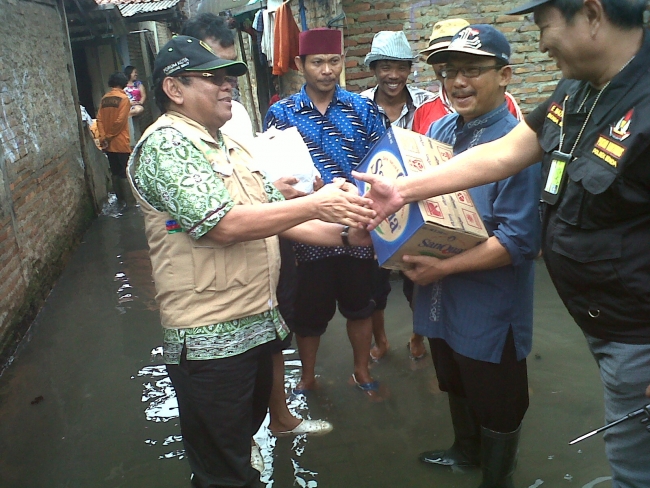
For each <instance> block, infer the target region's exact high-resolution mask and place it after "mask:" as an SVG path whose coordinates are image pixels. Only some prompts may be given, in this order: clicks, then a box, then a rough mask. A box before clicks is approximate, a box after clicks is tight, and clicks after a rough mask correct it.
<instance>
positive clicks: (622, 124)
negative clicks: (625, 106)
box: [609, 109, 634, 142]
mask: <svg viewBox="0 0 650 488" xmlns="http://www.w3.org/2000/svg"><path fill="white" fill-rule="evenodd" d="M633 114H634V109H632V110H630V111H629V112H628V113H626V114H625V117H623V118H622V119H621V120H619V121H618V122H617V123H616V125H613V126H611V127H610V129H609V135H610V136H612V137H613V138H614V139H616V140H617V141H621V142H622V141H624V140H625V139H627V138H628V137H630V123H631V122H632V115H633Z"/></svg>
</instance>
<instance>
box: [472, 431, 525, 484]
mask: <svg viewBox="0 0 650 488" xmlns="http://www.w3.org/2000/svg"><path fill="white" fill-rule="evenodd" d="M520 432H521V424H520V425H519V427H518V428H517V430H515V431H514V432H507V433H501V432H494V431H493V430H490V429H486V428H485V427H482V428H481V469H482V470H483V482H482V483H481V485H480V486H479V488H514V486H515V485H514V483H513V482H512V475H513V474H514V472H515V468H516V467H517V447H518V446H519V433H520Z"/></svg>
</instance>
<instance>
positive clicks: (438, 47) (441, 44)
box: [420, 37, 451, 56]
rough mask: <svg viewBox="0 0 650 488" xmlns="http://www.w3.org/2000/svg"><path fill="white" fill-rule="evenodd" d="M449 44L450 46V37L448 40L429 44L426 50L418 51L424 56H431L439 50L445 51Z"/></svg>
mask: <svg viewBox="0 0 650 488" xmlns="http://www.w3.org/2000/svg"><path fill="white" fill-rule="evenodd" d="M449 44H451V37H450V38H449V40H446V41H438V42H436V43H434V44H431V45H430V46H429V47H427V48H426V49H423V50H422V51H420V54H424V55H425V56H427V55H430V54H433V53H434V52H436V51H440V50H441V49H446V48H447V47H449Z"/></svg>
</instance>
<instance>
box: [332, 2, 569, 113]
mask: <svg viewBox="0 0 650 488" xmlns="http://www.w3.org/2000/svg"><path fill="white" fill-rule="evenodd" d="M342 3H343V11H344V12H345V14H346V25H347V27H346V29H345V31H344V33H345V45H346V49H347V58H346V78H347V82H348V83H347V88H348V89H349V90H351V91H362V90H364V89H366V88H368V87H370V86H374V85H375V80H374V77H373V76H372V75H371V73H370V71H369V69H368V68H367V67H366V66H365V65H364V64H363V59H364V57H365V55H366V54H367V53H368V51H370V45H371V43H372V38H373V36H374V34H375V33H377V32H379V31H382V30H403V31H404V32H405V33H406V36H407V38H408V39H409V41H410V42H411V47H412V48H413V49H414V50H418V51H419V50H421V49H424V48H425V47H426V46H428V41H429V36H430V35H431V29H432V28H433V25H434V24H435V23H436V22H437V21H439V20H443V19H446V18H454V17H460V18H463V19H465V20H467V21H468V22H470V23H472V24H478V23H484V24H492V25H494V26H495V27H497V28H498V29H499V30H500V31H501V32H503V33H504V34H505V36H506V37H507V39H508V41H509V42H510V44H511V46H512V52H513V55H512V58H511V61H512V64H513V65H514V70H513V71H514V76H513V80H512V83H511V85H510V87H509V91H510V92H511V93H513V94H514V95H515V96H516V97H517V99H518V100H519V102H520V104H521V106H522V109H523V110H524V111H525V112H527V111H530V110H531V109H532V108H534V107H535V106H536V105H537V104H538V103H539V102H541V101H543V100H544V99H545V98H546V97H547V96H548V95H549V94H550V93H551V92H552V90H553V87H554V86H555V84H556V83H557V81H558V80H559V79H560V77H561V75H560V73H559V71H558V70H557V67H556V66H555V63H554V62H552V61H551V60H550V59H549V58H548V56H547V55H546V54H542V53H540V52H539V49H538V40H539V31H538V29H537V27H536V26H535V24H534V23H533V22H532V20H531V19H529V18H528V17H522V16H508V15H505V12H507V11H508V10H509V9H511V8H513V7H514V6H517V5H520V4H521V3H522V0H515V1H512V0H506V1H498V0H415V1H410V2H404V1H399V0H397V1H394V0H393V1H391V0H386V1H381V2H372V1H359V0H343V2H342ZM413 70H414V73H413V75H412V77H411V79H412V81H413V82H414V83H415V84H416V85H417V86H420V87H422V88H427V87H429V86H430V85H431V84H432V83H433V82H434V80H435V78H434V76H433V71H432V70H431V67H430V66H429V65H427V64H426V63H424V62H423V61H419V62H417V63H415V64H414V66H413Z"/></svg>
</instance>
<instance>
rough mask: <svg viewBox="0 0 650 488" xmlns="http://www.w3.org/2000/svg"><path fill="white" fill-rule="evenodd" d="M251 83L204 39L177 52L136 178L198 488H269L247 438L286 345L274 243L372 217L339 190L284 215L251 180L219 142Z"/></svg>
mask: <svg viewBox="0 0 650 488" xmlns="http://www.w3.org/2000/svg"><path fill="white" fill-rule="evenodd" d="M246 69H247V68H246V65H245V64H243V63H241V62H238V61H230V60H225V59H220V58H218V57H217V56H216V55H215V54H214V52H213V51H212V50H211V49H210V47H209V46H208V45H207V44H205V43H204V42H202V41H199V40H198V39H196V38H193V37H189V36H178V37H175V38H173V39H172V40H171V41H169V42H168V43H167V44H166V45H165V46H164V47H163V48H162V49H161V50H160V53H159V54H158V56H157V58H156V61H155V63H154V94H155V97H156V103H157V104H158V106H159V108H160V109H161V111H162V112H163V115H162V116H161V117H160V118H159V119H158V120H157V121H156V122H154V123H153V124H152V125H151V126H150V127H149V128H148V129H147V130H146V131H145V133H144V134H143V136H142V139H141V140H140V142H139V143H138V145H137V146H136V148H135V149H134V151H133V156H132V158H131V160H130V162H129V167H128V176H129V179H130V181H131V185H132V187H133V190H134V193H135V196H136V199H137V200H138V203H139V204H140V208H141V209H142V212H143V215H144V221H145V231H146V234H147V240H148V243H149V254H150V257H151V264H152V268H153V278H154V282H155V285H156V300H157V301H158V303H159V305H160V315H161V321H162V326H163V330H164V333H163V357H164V361H165V363H166V365H167V372H168V374H169V377H170V379H171V381H172V384H173V386H174V389H175V391H176V397H177V399H178V408H179V417H180V424H181V433H182V435H183V444H184V446H185V453H186V455H187V457H188V460H189V462H190V466H191V468H192V472H193V477H192V486H194V487H202V488H203V487H205V488H208V487H210V488H218V487H235V486H238V487H259V486H260V481H259V473H258V472H256V471H255V470H254V469H253V467H251V438H252V436H253V435H254V434H255V433H256V432H257V430H258V429H259V427H260V425H261V424H262V421H263V420H264V417H265V416H266V410H267V405H268V402H269V395H270V392H271V384H272V374H273V368H272V362H271V349H270V344H271V343H272V342H273V341H275V339H276V338H280V339H282V338H284V337H285V336H286V333H287V329H286V324H285V322H284V320H283V318H282V316H281V315H280V313H279V312H278V309H277V299H276V295H275V290H276V287H277V282H278V273H279V264H280V263H279V261H280V255H279V247H278V241H277V237H276V234H278V233H282V234H283V235H284V236H286V237H288V238H290V239H292V240H299V241H302V242H306V243H308V244H314V245H318V244H322V245H336V244H339V243H341V242H342V239H343V237H342V236H341V232H342V231H343V229H345V227H344V226H342V225H340V224H338V223H329V224H328V223H325V222H318V221H315V220H312V219H322V220H326V221H329V222H340V223H342V224H348V225H352V226H355V225H356V224H355V222H363V221H367V217H368V216H369V215H371V214H372V211H370V210H368V209H365V208H361V207H360V206H358V205H360V204H366V203H369V202H368V201H367V200H364V199H362V198H360V197H358V196H356V195H353V194H352V193H346V192H344V191H340V190H339V188H341V187H342V186H343V182H342V181H339V182H338V183H337V182H334V183H333V184H331V185H327V186H326V187H324V188H323V189H322V190H321V191H319V192H318V193H315V194H314V195H309V196H306V197H304V198H301V199H300V200H299V201H298V200H291V201H285V200H284V198H283V197H282V195H281V194H280V193H279V192H278V191H277V189H275V187H273V186H272V185H271V184H270V183H269V182H268V181H267V180H266V179H265V178H264V177H263V176H262V175H261V173H260V172H259V171H256V170H255V169H254V167H255V166H254V163H253V160H252V157H251V155H250V153H248V151H247V150H246V149H245V148H244V147H242V146H241V145H239V144H238V143H236V142H235V141H234V140H232V139H230V138H229V137H227V136H224V135H223V134H222V133H221V127H222V126H223V124H224V123H225V122H226V121H227V120H229V119H230V117H231V100H232V86H233V83H234V81H233V77H235V76H240V75H242V74H244V73H245V72H246ZM328 208H330V209H331V210H327V209H328ZM308 221H309V222H308ZM351 232H352V233H351V234H349V236H348V234H347V233H346V234H345V239H348V238H349V237H350V236H351V237H352V238H353V242H354V243H358V244H366V245H367V237H364V233H365V231H360V230H359V229H357V228H353V229H351ZM365 235H366V236H367V233H365Z"/></svg>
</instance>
